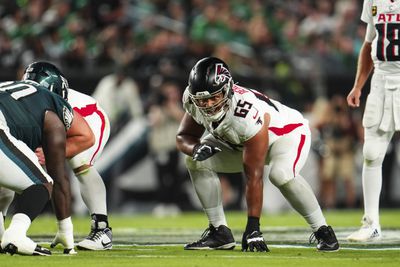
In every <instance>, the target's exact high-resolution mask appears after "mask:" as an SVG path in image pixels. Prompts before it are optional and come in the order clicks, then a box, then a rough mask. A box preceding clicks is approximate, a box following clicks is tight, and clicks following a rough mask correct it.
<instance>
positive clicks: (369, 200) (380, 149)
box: [347, 127, 393, 242]
mask: <svg viewBox="0 0 400 267" xmlns="http://www.w3.org/2000/svg"><path fill="white" fill-rule="evenodd" d="M364 135H365V138H364V139H365V140H364V147H363V156H364V164H363V170H362V187H363V198H364V216H363V218H362V221H361V222H362V226H361V228H360V229H359V230H358V231H356V232H354V233H352V234H351V235H349V236H348V237H347V239H348V240H349V241H354V242H367V241H374V240H378V239H380V238H381V236H382V235H381V227H380V222H379V197H380V193H381V188H382V163H383V160H384V158H385V154H386V149H387V147H388V145H389V143H390V139H391V138H392V136H393V132H387V133H385V132H381V131H378V130H377V128H375V127H373V128H366V129H365V131H364Z"/></svg>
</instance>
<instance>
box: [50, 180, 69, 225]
mask: <svg viewBox="0 0 400 267" xmlns="http://www.w3.org/2000/svg"><path fill="white" fill-rule="evenodd" d="M52 203H53V208H54V212H55V214H56V217H57V220H63V219H65V218H68V217H70V216H71V188H70V183H69V179H68V178H67V177H65V178H64V179H62V180H61V181H60V180H58V181H54V187H53V196H52Z"/></svg>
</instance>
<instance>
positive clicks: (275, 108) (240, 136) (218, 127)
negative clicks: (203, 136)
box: [183, 85, 308, 150]
mask: <svg viewBox="0 0 400 267" xmlns="http://www.w3.org/2000/svg"><path fill="white" fill-rule="evenodd" d="M233 92H234V94H233V96H232V102H231V106H230V108H229V110H228V111H227V114H226V115H225V117H224V118H223V119H222V120H221V122H219V123H212V122H209V121H207V119H206V118H204V116H203V115H202V114H201V112H200V111H199V109H198V108H197V107H196V106H195V105H194V104H192V103H191V102H190V101H189V94H188V91H187V90H186V91H185V92H184V95H183V106H184V108H185V110H186V111H187V112H188V113H189V114H190V115H191V116H192V118H193V119H194V120H195V121H196V122H197V123H199V124H201V125H203V126H204V127H205V128H206V129H207V131H208V132H209V133H211V134H212V135H213V136H214V137H215V138H217V139H219V140H220V141H222V142H223V143H225V144H226V145H228V146H230V147H231V148H233V149H237V150H241V148H242V146H243V143H244V142H245V141H247V140H249V139H250V138H252V137H253V136H255V135H256V134H257V133H258V131H260V129H261V127H262V126H263V124H264V123H265V122H264V114H265V113H268V114H269V115H270V118H271V119H270V123H269V145H272V144H273V143H274V142H275V141H276V140H278V139H279V138H280V137H282V136H285V135H286V134H289V133H291V132H292V131H294V130H295V129H297V128H299V127H301V126H303V125H307V127H308V121H307V120H306V119H305V118H304V117H303V116H302V115H301V113H300V112H298V111H297V110H295V109H292V108H289V107H287V106H285V105H283V104H281V103H280V102H278V101H275V100H272V99H270V98H268V97H267V96H265V95H264V94H262V93H260V92H258V91H256V90H252V89H248V88H244V87H241V86H238V85H234V86H233Z"/></svg>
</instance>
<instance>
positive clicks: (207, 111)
mask: <svg viewBox="0 0 400 267" xmlns="http://www.w3.org/2000/svg"><path fill="white" fill-rule="evenodd" d="M232 86H233V81H232V78H230V79H229V81H228V82H227V83H226V84H224V85H223V86H222V87H221V89H219V90H217V91H215V92H213V93H211V94H210V92H209V91H207V89H205V90H204V91H201V92H197V93H196V95H193V94H189V95H190V99H191V100H192V102H193V103H194V104H195V105H196V107H197V108H198V109H199V110H200V112H201V113H202V115H203V116H204V117H205V118H206V120H208V121H211V122H214V121H219V120H221V119H222V118H223V117H224V116H225V114H226V113H227V111H228V110H229V107H230V106H231V99H232ZM189 91H190V90H189ZM221 93H222V96H221V99H220V100H219V101H217V102H216V103H214V104H213V105H212V106H207V100H208V99H210V98H213V97H218V95H220V94H221Z"/></svg>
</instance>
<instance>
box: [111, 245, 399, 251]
mask: <svg viewBox="0 0 400 267" xmlns="http://www.w3.org/2000/svg"><path fill="white" fill-rule="evenodd" d="M184 245H185V244H150V245H139V244H132V245H123V244H119V245H114V244H113V248H114V247H145V248H151V247H174V246H182V248H183V246H184ZM237 246H239V244H237ZM268 247H271V248H303V249H313V247H309V246H301V245H268ZM139 250H140V249H139ZM142 250H154V249H142ZM339 250H373V251H378V250H381V251H385V250H395V251H396V250H400V247H387V248H351V247H340V249H339Z"/></svg>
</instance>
